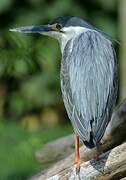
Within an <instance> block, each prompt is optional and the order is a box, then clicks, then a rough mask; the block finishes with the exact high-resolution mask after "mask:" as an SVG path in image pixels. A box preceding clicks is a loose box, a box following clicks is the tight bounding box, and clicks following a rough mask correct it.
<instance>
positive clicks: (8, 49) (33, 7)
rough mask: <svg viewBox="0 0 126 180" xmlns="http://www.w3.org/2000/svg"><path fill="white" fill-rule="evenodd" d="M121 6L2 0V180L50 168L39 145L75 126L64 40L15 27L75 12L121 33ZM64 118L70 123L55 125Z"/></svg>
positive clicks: (88, 0) (99, 0)
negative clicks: (63, 67)
mask: <svg viewBox="0 0 126 180" xmlns="http://www.w3.org/2000/svg"><path fill="white" fill-rule="evenodd" d="M116 6H117V3H116V0H85V1H82V0H78V1H74V0H0V23H1V25H0V180H20V179H21V180H24V179H26V177H28V176H31V175H32V174H34V173H35V172H37V171H39V170H40V169H42V168H44V165H41V164H39V163H38V162H37V161H36V160H35V157H34V154H35V150H36V149H38V148H39V147H41V146H42V145H43V144H44V143H46V142H48V141H50V140H52V139H55V138H57V137H59V136H64V135H65V134H67V133H68V132H69V131H70V128H69V126H68V125H66V121H65V119H67V116H66V111H65V109H64V106H63V102H62V98H61V92H60V80H59V72H60V59H61V54H60V50H59V46H58V43H57V42H56V40H54V39H51V38H49V37H43V36H42V35H39V34H34V35H33V34H28V35H25V34H18V33H12V32H9V29H10V28H13V27H18V26H22V25H31V24H45V23H47V22H48V21H49V20H51V19H53V18H56V17H58V16H64V15H73V16H80V17H82V18H84V19H85V20H87V21H89V22H90V23H92V24H93V25H95V26H97V27H99V28H100V29H102V30H104V31H105V32H106V33H108V34H109V35H110V36H112V37H113V38H116V37H117V28H116V27H117V9H116ZM3 119H6V120H3ZM13 119H14V120H15V121H16V122H14V120H13ZM60 122H61V123H62V124H65V125H64V126H62V128H61V127H60V126H59V125H58V127H57V126H56V127H55V125H57V124H60ZM48 126H52V127H53V128H51V129H49V127H48ZM45 127H48V128H45ZM28 130H30V131H28ZM33 130H34V131H33Z"/></svg>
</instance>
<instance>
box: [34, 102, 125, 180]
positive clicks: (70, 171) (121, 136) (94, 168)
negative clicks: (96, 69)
mask: <svg viewBox="0 0 126 180" xmlns="http://www.w3.org/2000/svg"><path fill="white" fill-rule="evenodd" d="M68 139H69V140H70V139H72V137H71V136H69V138H68ZM125 140H126V99H125V100H124V101H123V103H122V104H121V105H120V106H118V108H117V109H116V110H115V112H114V113H113V115H112V118H111V121H110V123H109V125H108V127H107V129H106V132H105V135H104V137H103V139H102V142H103V145H102V150H103V152H104V153H103V154H102V156H101V159H100V161H99V162H96V161H94V160H93V158H94V157H95V156H96V149H95V148H94V149H92V150H90V149H88V148H86V147H85V146H82V147H81V148H80V154H81V159H82V162H85V163H83V164H82V167H81V171H80V174H79V176H80V177H81V178H80V179H82V180H83V179H85V178H84V177H87V178H86V179H92V178H97V179H101V180H102V179H103V180H104V179H112V178H114V179H119V178H122V177H124V174H125V175H126V143H124V144H122V145H120V146H118V145H119V144H121V143H122V142H124V141H125ZM62 141H63V139H61V141H60V140H58V141H57V143H58V144H56V142H55V143H54V145H55V146H54V147H55V148H54V149H53V151H54V150H55V149H56V148H57V147H59V146H60V144H61V142H62ZM67 145H68V146H69V145H71V143H70V141H69V143H67ZM115 146H118V147H116V148H114V149H113V150H111V149H112V148H113V147H115ZM52 147H53V145H52ZM60 150H63V147H61V149H60ZM108 150H110V151H108ZM53 151H52V148H50V153H51V154H53ZM106 151H108V152H107V153H106ZM48 152H49V151H48ZM57 152H58V151H57ZM57 154H59V152H58V153H56V156H57ZM64 154H65V152H64ZM56 156H55V157H56ZM73 156H74V155H73V154H72V155H70V156H68V157H67V158H65V159H63V160H61V161H59V162H57V163H56V164H55V165H53V166H52V167H50V168H49V169H47V170H46V171H43V172H41V173H40V174H39V175H37V176H35V177H33V178H32V180H39V179H41V180H42V179H43V180H45V179H50V180H51V178H52V179H53V180H59V179H60V180H66V179H70V180H73V179H76V177H77V176H76V174H75V170H74V167H73V159H74V158H73ZM48 158H50V157H49V156H48ZM107 158H108V159H107ZM91 159H92V160H91ZM89 160H91V161H89ZM103 169H104V173H103ZM54 175H55V176H54ZM116 177H117V178H116ZM118 177H119V178H118Z"/></svg>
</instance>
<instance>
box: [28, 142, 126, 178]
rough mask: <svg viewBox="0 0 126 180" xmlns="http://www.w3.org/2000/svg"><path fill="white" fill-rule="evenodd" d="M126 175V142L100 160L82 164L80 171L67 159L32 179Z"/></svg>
mask: <svg viewBox="0 0 126 180" xmlns="http://www.w3.org/2000/svg"><path fill="white" fill-rule="evenodd" d="M125 176H126V143H124V144H122V145H120V146H117V147H115V148H114V149H113V150H110V151H108V152H107V153H104V154H102V155H101V156H100V159H99V161H96V160H94V159H93V160H91V161H87V162H84V163H82V164H81V169H80V173H79V174H76V171H75V167H74V166H73V165H72V164H70V165H68V164H67V160H65V161H64V160H62V161H60V162H58V163H56V164H55V165H54V166H53V167H52V168H50V169H48V170H47V171H45V172H42V173H40V174H39V175H37V176H35V177H33V178H31V180H45V179H48V180H67V179H69V180H75V179H77V178H78V179H81V180H84V179H97V180H105V179H106V180H112V179H114V180H118V179H121V178H123V177H125Z"/></svg>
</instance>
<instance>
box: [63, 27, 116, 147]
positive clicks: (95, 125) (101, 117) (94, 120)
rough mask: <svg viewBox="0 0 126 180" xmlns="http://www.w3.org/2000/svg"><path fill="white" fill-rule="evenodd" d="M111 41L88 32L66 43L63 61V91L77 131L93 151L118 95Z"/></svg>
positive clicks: (98, 34) (97, 33) (69, 113)
mask: <svg viewBox="0 0 126 180" xmlns="http://www.w3.org/2000/svg"><path fill="white" fill-rule="evenodd" d="M116 76H117V69H116V60H115V53H114V49H113V47H112V44H111V42H110V41H109V40H108V39H106V38H105V37H104V36H103V35H102V34H100V33H99V32H97V31H94V30H89V31H86V32H84V33H81V34H80V35H78V36H77V37H76V38H75V39H72V40H69V42H68V43H67V45H66V47H65V49H64V52H63V57H62V62H61V90H62V94H63V100H64V104H65V107H66V110H67V113H68V116H69V118H70V120H71V123H72V125H73V127H74V130H75V132H76V133H77V134H78V135H79V137H80V138H81V139H82V140H83V141H84V143H85V145H86V146H88V147H90V148H92V147H94V146H95V145H96V144H97V143H98V142H99V141H100V140H101V138H102V136H103V134H104V132H105V129H106V126H107V125H108V122H109V120H110V118H111V112H112V108H113V105H114V103H115V100H116V95H117V77H116Z"/></svg>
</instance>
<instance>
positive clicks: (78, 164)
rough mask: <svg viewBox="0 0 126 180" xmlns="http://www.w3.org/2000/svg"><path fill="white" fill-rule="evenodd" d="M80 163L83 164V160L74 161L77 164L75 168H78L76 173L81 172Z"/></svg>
mask: <svg viewBox="0 0 126 180" xmlns="http://www.w3.org/2000/svg"><path fill="white" fill-rule="evenodd" d="M80 165H81V160H80V159H79V160H75V162H74V166H75V169H76V174H78V173H79V172H80Z"/></svg>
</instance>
